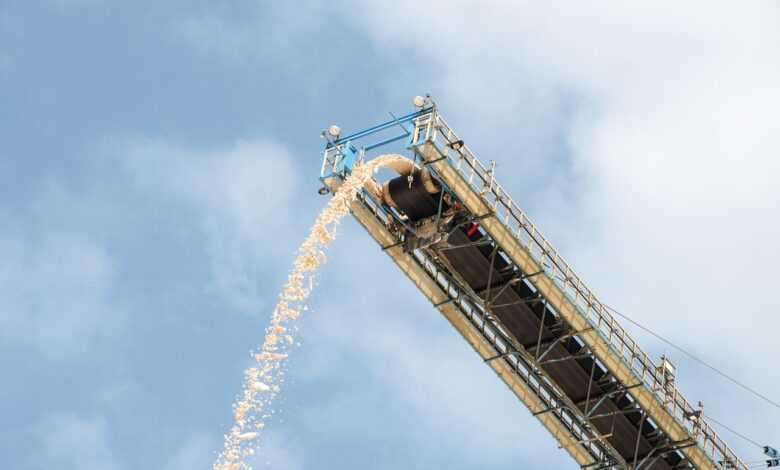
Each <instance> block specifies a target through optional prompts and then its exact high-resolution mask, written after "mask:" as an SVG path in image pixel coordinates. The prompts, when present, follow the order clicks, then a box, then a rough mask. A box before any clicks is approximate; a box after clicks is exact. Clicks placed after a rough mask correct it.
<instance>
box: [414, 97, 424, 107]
mask: <svg viewBox="0 0 780 470" xmlns="http://www.w3.org/2000/svg"><path fill="white" fill-rule="evenodd" d="M412 103H414V105H415V106H417V107H418V108H422V107H423V106H425V98H423V97H422V96H420V95H417V96H415V97H414V99H413V100H412Z"/></svg>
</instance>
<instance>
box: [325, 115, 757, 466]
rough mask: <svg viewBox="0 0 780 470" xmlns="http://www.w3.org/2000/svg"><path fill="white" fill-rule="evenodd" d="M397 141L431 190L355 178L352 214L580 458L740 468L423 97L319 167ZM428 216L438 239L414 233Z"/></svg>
mask: <svg viewBox="0 0 780 470" xmlns="http://www.w3.org/2000/svg"><path fill="white" fill-rule="evenodd" d="M401 142H402V143H403V144H405V145H406V148H407V149H408V150H409V151H411V152H412V154H413V155H414V158H415V160H416V161H417V162H418V164H419V165H420V166H424V167H426V168H427V169H429V170H430V171H431V173H432V174H433V176H434V177H435V179H436V180H437V181H438V183H439V184H440V185H441V191H440V193H439V194H438V195H432V196H430V200H421V199H420V200H419V201H411V202H410V201H405V202H404V203H403V204H406V206H405V207H402V208H401V209H400V210H398V209H397V208H391V207H388V206H387V205H386V204H383V203H382V202H381V201H377V200H376V199H375V198H374V197H372V195H371V194H370V193H368V192H366V191H364V192H362V193H361V194H359V196H358V198H357V199H356V201H355V202H354V203H353V206H352V212H353V215H354V216H355V217H356V219H357V220H358V221H359V222H360V223H361V224H362V225H363V226H364V227H365V228H366V230H367V231H368V232H369V233H370V234H371V235H372V236H373V237H374V239H375V240H376V241H377V242H378V243H379V245H380V246H381V247H382V249H383V250H384V251H385V252H386V253H387V254H388V255H389V256H390V257H391V258H392V259H393V261H394V262H395V263H396V264H397V265H398V267H399V268H400V269H401V270H402V271H403V272H404V273H405V274H406V275H407V276H408V277H409V278H410V279H411V280H412V281H413V282H414V283H415V285H417V287H418V288H419V289H420V291H421V292H422V293H423V294H424V295H425V296H426V297H427V298H428V299H429V300H430V301H431V303H432V304H433V305H434V306H435V307H436V308H437V309H438V310H439V311H440V312H441V313H442V314H443V315H444V316H445V317H446V318H447V319H448V320H449V321H450V323H451V324H452V325H453V326H454V327H455V328H456V329H457V330H458V331H459V332H460V333H461V334H462V335H463V337H464V339H466V341H467V342H468V343H469V344H471V346H472V347H473V348H474V349H475V351H477V353H478V354H479V355H480V356H481V357H482V358H483V359H484V360H485V362H486V363H487V364H488V365H490V367H492V368H493V370H494V371H495V372H496V373H497V374H498V375H499V377H500V378H501V379H502V380H503V381H504V382H505V383H506V384H507V385H508V386H509V388H510V389H511V390H512V391H513V392H514V393H515V395H517V397H518V398H520V400H521V401H522V402H523V403H524V404H525V405H526V406H527V407H528V409H529V410H530V411H531V412H532V413H533V414H534V415H535V416H536V417H537V418H538V419H539V420H540V421H541V422H542V424H543V425H544V426H545V427H546V428H547V429H548V430H549V431H550V432H551V433H552V434H553V436H554V437H555V438H556V439H557V440H558V442H559V443H560V446H561V447H562V448H564V449H566V450H567V451H568V452H569V454H570V455H571V456H572V457H573V458H574V459H575V460H576V461H577V462H578V463H579V465H580V466H581V467H582V468H588V469H607V468H631V469H654V470H655V469H658V470H661V469H683V468H696V469H715V468H738V469H747V468H748V467H747V465H746V464H745V463H744V462H742V461H741V460H740V459H739V458H737V456H736V455H735V454H734V453H733V451H732V450H731V449H729V447H728V446H727V445H726V444H725V443H724V442H723V441H722V440H721V439H720V437H719V436H718V435H717V434H716V433H715V431H714V430H713V429H712V428H711V427H710V426H709V424H708V423H707V421H706V417H704V416H702V413H701V410H700V409H697V408H694V407H693V406H691V404H690V403H689V402H688V401H687V400H686V399H685V398H684V397H683V396H682V394H681V393H680V392H679V390H678V389H677V387H676V385H675V383H674V377H673V370H671V365H670V364H669V363H668V362H667V361H661V363H659V364H656V363H655V362H653V361H652V360H651V359H650V357H649V356H648V355H647V354H646V353H645V352H644V351H642V349H641V348H640V347H639V346H638V345H637V344H636V342H635V341H634V340H633V339H632V338H631V337H630V336H629V335H628V333H627V332H626V331H625V330H624V329H623V328H622V327H621V326H620V325H619V323H618V322H617V320H615V318H614V317H613V316H612V315H611V314H610V313H609V312H608V310H607V309H606V308H605V307H604V305H603V304H602V303H601V302H600V301H599V300H598V299H597V298H596V297H595V295H594V294H593V293H592V292H591V291H590V290H589V289H588V288H587V286H585V284H584V283H583V282H582V280H581V279H580V278H579V277H578V276H577V275H576V274H575V273H574V271H573V270H572V269H571V268H570V267H569V265H568V264H567V263H566V262H565V261H564V260H563V258H562V257H561V256H560V255H559V254H558V252H557V251H556V250H555V249H554V248H553V247H552V246H551V245H550V243H549V242H548V241H547V240H546V239H545V238H544V236H543V235H542V234H541V233H540V232H539V231H538V230H537V229H536V227H535V226H534V224H533V223H532V222H531V221H530V220H529V219H528V217H527V216H526V215H525V213H524V212H523V211H522V210H521V209H520V208H519V207H518V206H517V204H515V202H514V201H513V200H512V198H511V197H510V196H509V195H508V194H507V193H506V191H505V190H504V189H503V188H502V187H501V185H500V184H498V182H497V181H496V178H495V174H494V173H495V168H494V167H493V166H490V167H488V166H485V165H484V164H483V163H481V162H480V161H479V160H477V158H476V157H475V156H474V155H473V153H472V152H471V151H470V149H469V147H468V146H467V145H465V144H464V143H463V141H462V140H461V139H460V138H459V137H458V136H457V135H456V134H455V132H454V131H453V130H452V129H451V128H450V127H449V126H448V125H447V123H446V122H445V121H444V120H443V119H442V117H441V116H440V115H439V113H438V111H437V109H436V108H435V107H428V108H424V109H421V110H420V111H417V112H415V113H411V114H409V115H406V116H403V117H400V118H397V119H393V120H391V121H388V122H386V123H383V124H380V125H378V126H375V127H372V128H370V129H367V130H365V131H361V132H358V133H356V134H352V135H350V136H346V137H343V138H336V139H335V140H332V141H330V142H329V143H328V145H327V146H326V149H325V152H324V159H323V166H322V174H321V179H322V181H323V183H324V184H325V185H326V187H328V188H330V189H332V190H335V189H336V188H337V186H338V184H339V182H340V180H341V179H343V178H344V177H345V175H346V173H348V172H349V170H350V168H351V167H352V165H354V164H356V163H357V162H359V161H360V160H364V159H365V160H368V159H370V158H371V156H372V155H378V154H379V153H386V151H387V149H389V148H390V147H392V146H393V145H398V144H399V143H401ZM445 198H446V201H448V203H445V202H444V201H445ZM411 206H415V207H411ZM449 206H453V207H455V208H456V209H457V210H455V209H453V210H451V211H450V213H453V214H456V216H452V217H451V218H450V220H448V221H447V223H446V224H445V223H444V221H443V220H442V215H443V210H442V208H443V207H449ZM406 213H409V214H414V217H411V218H410V217H408V216H407V215H406ZM431 221H432V223H434V224H435V227H436V230H438V232H439V233H440V234H442V235H443V237H440V238H442V241H439V239H438V238H437V239H436V241H434V242H430V243H420V241H419V240H416V232H415V230H414V227H413V225H414V224H419V223H423V222H431ZM445 232H446V233H445Z"/></svg>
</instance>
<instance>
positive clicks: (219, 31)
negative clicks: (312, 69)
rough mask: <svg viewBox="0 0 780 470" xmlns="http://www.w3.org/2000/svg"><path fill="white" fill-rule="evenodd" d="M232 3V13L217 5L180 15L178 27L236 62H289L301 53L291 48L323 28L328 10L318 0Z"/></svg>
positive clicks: (202, 45) (182, 34)
mask: <svg viewBox="0 0 780 470" xmlns="http://www.w3.org/2000/svg"><path fill="white" fill-rule="evenodd" d="M231 6H232V8H230V9H229V10H230V11H232V12H233V16H232V17H231V16H229V15H220V14H218V13H216V11H217V10H218V9H214V10H212V11H211V12H210V13H208V14H202V15H192V16H186V17H183V18H181V19H179V20H178V21H176V22H175V24H174V27H175V30H176V32H177V33H178V35H179V36H180V37H181V38H183V39H184V40H185V41H187V42H188V43H190V44H191V45H193V46H194V47H195V48H197V49H199V50H200V51H202V52H204V53H208V54H216V55H218V56H221V57H224V58H227V59H229V60H231V61H234V62H237V63H245V62H253V61H255V60H264V59H267V58H279V59H284V64H285V65H287V66H290V65H295V64H297V63H298V59H299V56H298V54H296V53H291V52H294V51H298V52H300V50H301V48H303V47H305V46H306V44H307V42H308V41H309V40H310V38H311V35H312V34H315V33H317V32H319V31H321V30H322V28H323V26H324V22H323V18H324V17H325V16H326V14H327V6H326V5H325V4H323V3H322V2H315V1H304V2H296V3H284V2H282V3H274V4H273V5H268V4H263V3H261V2H249V4H248V6H244V7H240V6H238V5H235V4H232V5H231ZM239 12H240V13H239ZM323 52H325V51H323Z"/></svg>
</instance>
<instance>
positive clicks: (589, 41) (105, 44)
mask: <svg viewBox="0 0 780 470" xmlns="http://www.w3.org/2000/svg"><path fill="white" fill-rule="evenodd" d="M426 5H428V6H426ZM779 23H780V7H778V5H777V4H776V3H775V2H744V3H741V4H740V5H734V4H730V5H727V4H725V3H723V4H722V5H718V4H709V5H708V6H707V8H706V9H702V8H701V7H698V6H696V5H694V4H692V3H681V2H660V3H659V2H652V3H648V4H645V5H644V6H640V5H638V4H632V5H630V6H627V5H624V4H623V3H622V2H614V3H613V2H600V3H598V4H595V5H588V6H584V5H572V4H550V5H544V6H543V5H541V4H534V3H530V2H528V3H526V2H484V3H481V4H480V5H477V4H475V3H470V2H465V1H449V2H432V3H430V4H421V3H419V2H411V1H407V0H398V1H396V2H392V4H385V3H382V2H329V3H328V4H325V3H324V2H323V3H320V2H296V3H295V4H294V5H292V4H290V5H286V4H282V3H280V2H262V1H260V2H251V1H237V2H224V1H217V2H213V1H210V2H205V1H203V2H179V1H168V2H123V3H119V2H110V1H108V0H49V1H46V0H42V1H38V2H27V1H17V0H4V1H3V2H0V103H1V105H0V259H2V263H1V264H0V353H1V354H0V367H2V371H3V377H4V380H3V381H2V387H0V416H2V418H3V419H2V424H0V464H2V467H3V468H13V469H39V468H68V469H70V468H73V469H83V470H96V469H101V470H105V469H108V470H124V469H141V468H143V469H147V468H148V469H163V470H180V469H194V468H210V465H211V463H212V461H213V458H214V455H215V452H216V451H218V450H219V448H220V446H221V434H222V433H223V432H225V431H226V430H227V429H228V426H229V424H230V420H231V416H230V414H231V411H230V403H231V401H232V399H233V397H234V396H235V395H236V394H237V393H238V390H239V388H240V381H241V374H242V370H243V368H244V367H245V366H246V365H247V364H248V359H249V358H248V352H249V350H250V349H252V348H253V347H255V346H257V344H259V342H260V341H261V340H262V335H263V330H264V327H265V324H266V322H267V320H268V318H269V315H270V312H271V308H272V307H273V304H274V303H275V300H276V296H277V292H278V289H279V287H280V286H281V285H282V284H283V282H284V280H285V278H286V273H287V269H288V264H289V262H290V261H291V260H292V256H293V254H294V250H295V248H296V246H297V244H298V243H299V242H300V241H302V240H303V238H304V237H305V233H306V230H307V229H308V227H309V225H310V224H311V222H312V221H313V219H314V217H315V215H316V213H317V211H318V210H319V209H320V208H321V207H322V206H323V204H324V203H325V200H324V199H323V198H322V197H320V196H318V195H317V193H316V189H317V188H318V181H317V176H318V171H319V166H320V150H321V148H322V141H321V140H320V139H319V137H318V134H319V132H320V130H321V129H323V128H325V127H327V126H328V125H330V124H332V123H337V124H339V125H340V126H341V127H342V128H343V129H345V130H346V131H351V130H357V129H359V128H361V127H367V126H369V125H371V124H373V123H376V122H379V121H382V120H385V119H386V118H387V116H388V114H387V112H388V111H392V112H395V113H400V112H404V111H407V110H409V109H410V107H411V97H412V96H414V95H416V94H421V93H426V92H429V93H431V94H433V95H434V97H435V98H436V99H437V102H438V103H439V105H440V107H441V108H442V111H443V113H444V114H445V116H446V117H447V119H448V121H449V122H450V124H452V125H453V127H454V128H455V129H457V130H458V132H459V133H460V134H462V135H463V136H464V138H466V139H468V141H469V144H470V146H471V147H472V148H473V149H475V151H476V152H477V153H478V154H479V155H480V156H481V157H482V158H483V159H485V160H489V159H494V160H496V162H497V168H498V169H497V177H498V179H499V180H500V181H501V182H502V184H504V185H505V186H506V187H507V188H508V189H510V190H511V192H512V194H513V196H514V197H515V198H516V199H517V200H518V201H519V202H520V204H521V205H522V206H523V207H525V208H526V209H527V210H528V211H529V213H530V214H531V215H532V217H533V218H534V219H535V220H536V221H537V222H538V224H539V225H540V226H541V227H542V229H543V230H544V231H545V233H546V234H547V235H548V236H549V238H550V239H551V240H552V241H553V242H554V243H555V244H556V245H557V246H558V247H559V249H560V250H561V251H562V252H563V254H564V256H566V257H567V259H569V260H570V261H571V262H572V264H573V265H574V266H575V267H576V268H577V269H578V272H579V273H580V274H581V275H582V276H583V277H584V278H585V279H587V280H588V282H589V284H590V285H591V286H592V287H593V288H594V289H595V291H596V292H598V293H599V294H600V296H601V297H602V298H603V299H604V300H605V301H606V302H607V303H610V304H611V305H613V306H615V307H617V308H619V309H620V310H621V311H624V312H626V313H629V314H630V315H631V316H632V317H634V318H635V319H637V320H640V321H642V322H643V323H645V324H646V325H648V326H651V327H652V328H654V329H655V330H657V331H659V332H661V333H663V334H665V335H666V336H668V337H670V338H672V339H673V340H674V341H676V342H678V343H680V344H682V345H685V346H686V347H687V348H690V349H691V350H693V351H695V352H696V353H697V354H699V355H701V356H703V357H706V358H707V359H708V360H710V361H711V362H713V363H715V364H718V365H719V366H720V367H722V368H723V369H726V370H728V371H730V372H731V373H732V375H734V376H736V377H738V378H739V379H740V380H743V381H745V382H747V383H749V384H751V385H754V386H755V387H756V388H758V389H760V390H764V391H766V392H767V393H768V394H770V395H773V394H774V392H773V391H774V390H777V389H778V387H780V378H779V377H778V374H777V373H776V371H775V370H774V369H773V367H772V362H773V361H772V358H774V357H776V356H777V352H776V346H775V344H776V328H774V326H773V325H774V324H775V323H776V313H775V312H777V311H778V307H780V298H778V296H777V295H775V291H776V289H777V274H776V272H775V269H776V266H777V265H778V264H780V251H779V250H778V249H777V247H776V242H777V240H778V237H780V220H778V213H780V189H778V185H777V184H776V181H777V180H778V177H780V158H779V157H780V133H779V132H778V125H777V109H780V89H779V88H778V86H777V83H780V59H778V58H780V24H779ZM629 330H631V328H629ZM635 333H636V334H635V336H637V337H638V338H639V339H640V340H642V343H643V345H644V346H645V348H646V349H647V350H648V352H650V353H651V354H653V355H654V356H660V355H661V354H662V353H669V354H671V356H672V358H673V360H675V361H676V362H677V363H678V365H679V369H680V378H679V383H680V386H681V388H682V389H683V390H684V391H685V392H686V394H687V396H688V398H689V399H690V400H691V401H697V400H702V401H703V402H704V404H705V413H708V414H710V415H711V416H713V417H715V418H716V419H718V420H720V421H723V422H726V423H729V424H731V425H733V426H734V427H736V428H738V429H740V430H742V431H743V432H744V433H746V434H749V435H750V436H753V437H754V438H755V439H757V440H759V441H760V442H767V443H775V444H777V445H780V433H778V431H777V430H776V429H775V427H774V426H773V425H772V424H773V423H774V422H776V420H777V413H778V410H776V409H773V408H771V407H767V406H766V405H765V404H762V403H760V402H757V401H755V400H754V399H752V398H751V397H750V396H748V395H745V394H744V393H742V392H739V391H738V390H735V389H734V388H733V387H731V386H729V385H728V384H727V383H726V382H724V381H723V380H722V379H719V378H718V377H716V376H713V375H711V374H709V373H707V372H706V371H705V370H702V369H701V368H699V367H698V366H696V365H695V364H693V363H690V362H689V361H687V360H686V359H685V358H684V357H680V356H679V354H675V352H674V351H669V350H668V349H667V348H665V347H664V345H663V344H659V343H658V342H657V341H655V340H654V339H653V338H651V337H645V336H643V335H642V334H641V332H635ZM299 335H300V337H301V343H302V344H301V346H300V347H299V348H297V349H296V350H295V351H294V355H293V357H292V358H291V364H290V372H289V373H288V382H287V385H288V386H287V390H286V391H285V393H284V398H283V401H282V403H281V406H280V409H281V410H282V411H281V414H280V415H279V416H278V417H276V418H275V419H274V420H273V422H271V423H269V425H268V428H267V433H266V434H265V438H266V441H265V442H264V443H263V445H262V447H261V449H260V452H259V458H258V460H257V462H256V467H258V468H284V469H302V468H306V469H326V468H344V469H351V468H377V469H383V468H416V469H422V468H425V469H428V468H443V467H447V468H452V469H458V468H464V469H465V468H474V467H477V466H480V467H483V468H491V469H493V468H494V469H504V468H518V467H521V468H559V467H560V468H574V464H573V462H572V461H570V459H569V458H568V456H567V455H565V453H564V452H563V451H562V450H559V449H557V446H556V444H555V442H554V440H553V439H552V438H551V437H550V436H548V435H547V433H546V431H544V430H543V428H542V427H541V426H540V425H539V424H538V423H537V422H536V421H535V419H534V418H532V417H531V416H530V414H529V413H528V411H527V410H526V409H524V408H523V406H522V405H521V404H520V403H519V402H518V401H517V400H516V399H515V398H513V396H512V395H511V393H510V392H509V391H508V390H507V389H506V387H505V386H504V385H503V384H502V383H501V382H500V381H499V380H498V379H497V378H496V377H495V375H494V374H493V373H492V372H491V371H490V370H489V369H488V368H487V367H485V366H484V365H483V364H482V363H481V361H480V360H479V359H478V357H477V356H476V355H475V354H474V353H473V352H472V351H471V350H470V349H469V347H468V346H467V344H466V343H465V342H463V341H462V339H461V338H460V337H458V335H457V333H456V332H455V331H454V330H453V329H452V328H451V327H450V326H449V325H448V324H447V323H446V321H445V320H444V319H443V318H441V317H440V316H439V315H438V314H437V313H436V312H435V311H434V310H433V309H432V308H431V307H430V305H429V304H427V303H426V302H425V301H424V299H423V297H422V296H421V295H419V294H418V293H417V292H416V291H415V289H414V288H413V287H412V286H411V284H409V283H408V282H406V279H405V278H404V277H403V275H402V274H401V273H400V272H398V271H397V270H396V269H395V268H394V266H393V265H392V263H391V262H390V260H389V259H388V258H387V257H386V256H384V254H382V253H381V251H380V250H379V249H378V248H377V247H376V246H375V245H374V243H373V242H372V241H371V239H370V238H369V237H368V236H367V235H366V234H365V233H363V231H362V229H360V227H359V226H358V225H357V224H356V223H354V221H348V222H346V223H345V224H344V225H343V227H342V229H341V233H340V238H339V239H338V240H337V242H336V243H335V245H334V246H333V248H332V250H331V252H330V255H329V263H328V265H327V266H326V267H325V268H324V269H323V271H322V275H321V277H320V283H319V287H318V290H317V292H316V293H315V294H314V296H313V298H312V301H311V310H310V311H309V312H308V313H307V315H306V316H305V317H304V318H303V320H302V321H301V325H300V331H299ZM774 398H775V399H778V398H780V397H777V396H774ZM723 437H724V438H726V439H727V440H728V441H729V442H730V443H732V444H733V447H735V448H736V449H738V450H740V451H743V452H742V454H743V455H745V456H746V457H748V458H749V459H750V460H752V459H753V458H755V457H757V454H756V452H755V450H754V449H751V448H750V447H749V446H745V444H744V442H741V441H739V440H738V439H736V438H734V437H733V436H731V435H729V434H728V433H727V432H725V431H724V432H723Z"/></svg>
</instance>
